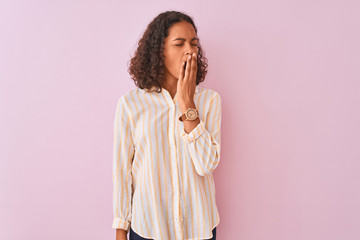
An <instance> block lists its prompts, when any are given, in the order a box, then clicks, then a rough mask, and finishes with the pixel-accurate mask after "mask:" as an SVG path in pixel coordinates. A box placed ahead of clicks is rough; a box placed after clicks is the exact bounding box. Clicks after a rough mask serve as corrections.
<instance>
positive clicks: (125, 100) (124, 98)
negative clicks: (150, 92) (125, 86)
mask: <svg viewBox="0 0 360 240" xmlns="http://www.w3.org/2000/svg"><path fill="white" fill-rule="evenodd" d="M141 90H142V89H140V88H138V87H136V88H133V89H130V90H128V91H127V92H125V93H124V94H122V95H120V96H119V97H118V99H117V101H118V104H119V103H120V104H125V105H127V104H129V100H131V99H132V98H134V97H136V96H137V95H139V94H141V93H142V91H141Z"/></svg>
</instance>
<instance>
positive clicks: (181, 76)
mask: <svg viewBox="0 0 360 240" xmlns="http://www.w3.org/2000/svg"><path fill="white" fill-rule="evenodd" d="M185 62H186V61H183V62H181V67H180V74H179V80H183V78H184V73H185Z"/></svg>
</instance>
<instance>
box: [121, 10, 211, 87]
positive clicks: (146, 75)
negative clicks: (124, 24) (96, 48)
mask: <svg viewBox="0 0 360 240" xmlns="http://www.w3.org/2000/svg"><path fill="white" fill-rule="evenodd" d="M181 21H186V22H188V23H190V24H191V25H192V26H193V27H194V29H195V33H196V34H197V28H196V26H195V24H194V21H193V20H192V18H191V17H189V16H188V15H186V14H185V13H182V12H178V11H166V12H163V13H160V14H159V15H158V16H157V17H155V18H154V19H153V20H152V21H151V22H150V23H149V25H148V26H147V28H146V30H145V32H144V33H143V35H142V37H141V39H140V40H139V42H138V47H137V49H136V51H135V55H134V57H132V58H131V59H130V66H129V68H128V72H129V74H130V75H131V78H132V79H133V80H134V82H135V85H136V86H138V87H139V88H141V89H148V90H151V89H155V90H156V91H157V92H161V91H162V87H161V84H162V83H163V82H164V81H165V69H164V66H165V65H164V59H165V56H164V54H163V52H164V43H165V38H166V37H167V36H168V34H169V28H170V27H171V26H172V25H173V24H175V23H177V22H181ZM207 66H208V64H207V59H206V58H205V56H204V52H203V50H202V48H201V45H200V42H198V57H197V68H198V70H197V73H196V85H198V84H199V83H200V82H203V81H204V79H205V76H206V73H207Z"/></svg>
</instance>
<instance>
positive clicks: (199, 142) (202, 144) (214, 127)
mask: <svg viewBox="0 0 360 240" xmlns="http://www.w3.org/2000/svg"><path fill="white" fill-rule="evenodd" d="M214 95H215V96H214V97H212V99H211V103H210V108H209V111H208V113H207V115H206V123H204V122H203V121H202V120H201V119H200V123H199V124H198V125H197V126H196V127H195V128H194V129H193V130H192V131H191V132H190V133H186V132H185V130H184V128H182V129H181V133H180V136H181V138H182V139H183V140H184V141H185V142H186V143H187V146H188V149H189V153H190V156H191V159H192V162H193V164H194V166H195V169H196V172H197V173H198V174H199V175H201V176H204V175H206V174H210V173H212V172H213V171H214V170H215V168H216V167H217V165H218V164H219V161H220V144H221V98H220V95H219V94H218V93H217V92H215V94H214Z"/></svg>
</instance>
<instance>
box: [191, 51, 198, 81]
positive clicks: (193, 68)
mask: <svg viewBox="0 0 360 240" xmlns="http://www.w3.org/2000/svg"><path fill="white" fill-rule="evenodd" d="M191 61H192V62H191V74H190V78H191V79H194V81H196V72H197V62H196V61H197V57H196V53H194V54H193V56H192V60H191Z"/></svg>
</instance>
